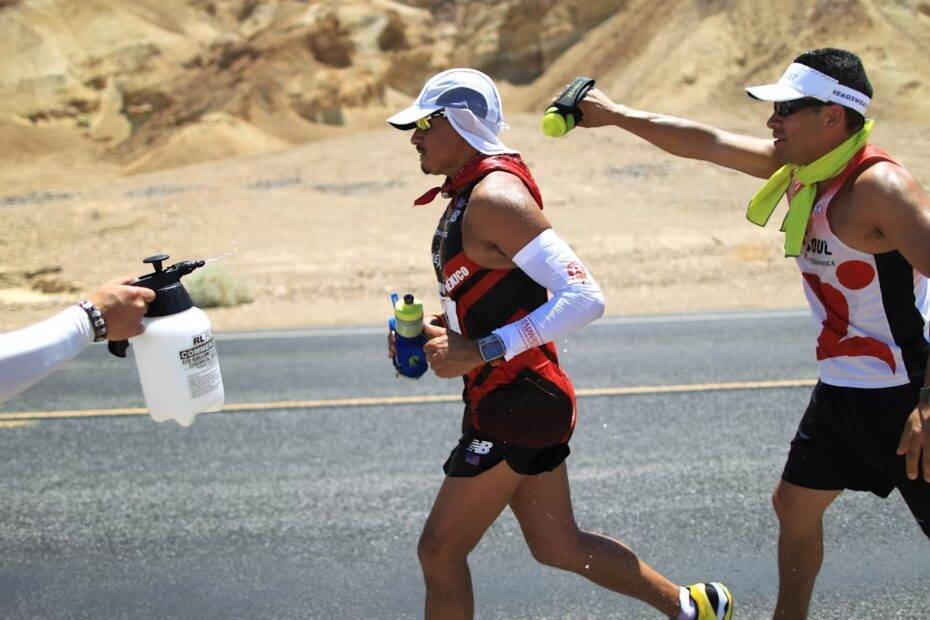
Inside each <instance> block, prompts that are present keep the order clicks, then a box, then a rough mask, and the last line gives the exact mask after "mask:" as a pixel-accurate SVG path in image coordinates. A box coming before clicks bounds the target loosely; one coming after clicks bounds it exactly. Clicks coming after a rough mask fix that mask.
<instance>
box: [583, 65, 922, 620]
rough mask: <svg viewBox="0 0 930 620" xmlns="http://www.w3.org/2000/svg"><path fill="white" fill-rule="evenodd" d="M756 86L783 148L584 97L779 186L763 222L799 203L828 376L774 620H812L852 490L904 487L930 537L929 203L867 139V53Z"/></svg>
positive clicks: (780, 497)
mask: <svg viewBox="0 0 930 620" xmlns="http://www.w3.org/2000/svg"><path fill="white" fill-rule="evenodd" d="M746 90H747V91H748V93H749V95H750V96H752V97H754V98H756V99H760V100H763V101H771V102H774V113H773V114H772V115H771V116H770V117H769V119H768V123H767V126H768V128H769V129H771V130H772V139H771V140H763V139H757V138H751V137H748V136H742V135H736V134H732V133H728V132H725V131H721V130H720V129H716V128H714V127H708V126H706V125H701V124H698V123H695V122H692V121H688V120H684V119H680V118H673V117H670V116H664V115H661V114H653V113H649V112H640V111H637V110H632V109H630V108H627V107H625V106H622V105H617V104H614V103H613V102H612V101H610V99H608V98H607V97H606V96H605V95H604V94H603V93H601V92H598V91H591V92H590V94H589V95H588V96H587V99H586V100H585V101H584V102H583V103H582V104H581V110H582V113H583V114H584V120H583V121H582V123H581V126H584V127H599V126H605V125H616V126H617V127H621V128H623V129H626V130H627V131H629V132H631V133H633V134H635V135H637V136H639V137H641V138H644V139H645V140H647V141H649V142H651V143H652V144H654V145H656V146H658V147H659V148H661V149H663V150H664V151H667V152H669V153H671V154H673V155H678V156H681V157H687V158H691V159H700V160H704V161H709V162H711V163H715V164H718V165H720V166H725V167H727V168H733V169H734V170H739V171H741V172H745V173H746V174H749V175H752V176H756V177H760V178H768V179H769V181H768V182H767V183H765V185H763V187H762V188H761V189H760V190H759V191H758V192H757V193H756V196H755V197H754V198H753V199H752V201H751V202H750V205H749V211H748V217H749V219H750V220H751V221H753V222H755V223H757V224H759V225H765V223H766V221H767V219H768V217H769V216H770V215H771V212H772V210H773V209H774V208H775V206H776V204H777V202H778V201H779V200H780V199H781V196H782V195H784V194H786V193H787V195H788V198H789V200H790V208H789V212H788V216H787V217H786V218H785V222H784V224H783V230H784V231H785V254H786V256H793V257H795V258H796V259H797V264H798V267H800V269H801V275H802V279H803V283H804V292H805V293H806V295H807V299H808V302H809V303H810V307H811V313H812V314H813V318H814V323H815V324H816V326H817V330H818V332H819V337H818V338H817V360H818V362H819V367H820V381H819V382H818V384H817V386H816V387H815V388H814V392H813V395H812V396H811V400H810V404H809V405H808V407H807V411H806V412H805V414H804V417H803V418H802V420H801V423H800V426H799V427H798V432H797V434H796V436H795V438H794V440H793V441H792V442H791V450H790V452H789V454H788V459H787V464H786V465H785V469H784V472H783V473H782V479H781V481H780V482H779V484H778V486H777V488H776V489H775V493H774V496H773V501H774V506H775V512H776V513H777V515H778V519H779V525H780V531H779V538H778V564H779V592H778V603H777V606H776V609H775V616H776V617H779V618H803V617H805V616H806V614H807V609H808V604H809V602H810V597H811V593H812V592H813V588H814V580H815V579H816V577H817V573H818V571H819V570H820V565H821V562H822V560H823V523H822V516H823V513H824V511H825V510H826V509H827V507H828V506H829V505H830V503H831V502H833V500H834V499H836V498H837V496H839V494H840V493H841V492H842V491H843V490H844V489H851V490H857V491H871V492H873V493H875V494H877V495H879V496H881V497H887V496H888V494H889V493H890V492H891V490H892V489H893V488H897V489H898V490H899V491H900V493H901V495H902V497H903V498H904V500H905V502H907V505H908V507H909V508H910V509H911V512H913V514H914V517H915V518H916V519H917V522H918V523H919V524H920V527H921V528H922V530H923V532H924V533H925V534H927V535H928V536H930V484H928V483H930V405H928V399H930V388H928V387H927V386H930V376H928V375H927V340H928V337H927V318H928V311H930V299H928V292H927V278H926V274H930V199H928V197H927V195H926V194H925V193H924V191H923V189H922V188H921V186H920V184H919V183H918V182H917V180H915V179H914V177H913V176H911V174H910V173H909V172H908V171H907V170H905V169H904V167H902V166H901V164H900V163H898V162H897V161H895V160H894V158H892V157H891V156H890V155H888V154H887V153H885V152H884V151H882V150H880V149H878V148H876V147H874V146H872V145H871V144H867V139H868V136H869V132H870V131H871V128H872V124H873V121H871V120H868V121H867V120H866V119H865V113H866V110H867V108H868V105H869V102H870V99H871V97H872V86H871V84H870V83H869V80H868V78H867V77H866V74H865V69H864V68H863V67H862V63H861V61H860V60H859V58H858V57H857V56H856V55H855V54H852V53H850V52H847V51H844V50H839V49H832V48H828V49H820V50H813V51H810V52H807V53H805V54H802V55H800V56H798V57H797V58H796V59H795V60H794V62H793V63H792V64H791V66H790V67H789V68H788V70H787V71H786V72H785V74H784V75H783V76H782V78H781V79H780V80H779V81H778V83H777V84H770V85H766V86H756V87H752V88H747V89H746ZM786 164H787V165H786ZM919 471H922V473H923V480H920V479H919V478H918V473H919Z"/></svg>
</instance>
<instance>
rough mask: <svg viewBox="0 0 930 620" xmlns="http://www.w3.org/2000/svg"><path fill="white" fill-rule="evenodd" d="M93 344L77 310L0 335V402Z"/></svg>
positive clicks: (84, 319)
mask: <svg viewBox="0 0 930 620" xmlns="http://www.w3.org/2000/svg"><path fill="white" fill-rule="evenodd" d="M93 341H94V330H93V327H92V326H91V324H90V319H88V317H87V313H86V312H84V310H83V309H82V308H81V307H80V306H72V307H70V308H68V309H67V310H63V311H61V312H59V313H58V314H56V315H55V316H53V317H50V318H48V319H45V320H44V321H42V322H40V323H36V324H35V325H31V326H29V327H26V328H25V329H21V330H19V331H15V332H9V333H6V334H0V402H3V401H4V400H6V399H8V398H10V397H11V396H15V395H16V394H19V393H20V392H22V391H23V390H25V389H26V388H28V387H29V386H31V385H32V384H34V383H36V382H38V381H39V380H41V379H43V378H45V377H46V376H48V375H49V374H51V373H52V371H54V370H56V369H57V368H58V367H60V366H61V365H63V364H64V363H65V362H67V361H68V360H70V359H72V358H73V357H74V356H76V355H77V354H78V353H80V352H81V351H82V350H83V349H84V347H86V346H87V345H88V344H90V343H91V342H93Z"/></svg>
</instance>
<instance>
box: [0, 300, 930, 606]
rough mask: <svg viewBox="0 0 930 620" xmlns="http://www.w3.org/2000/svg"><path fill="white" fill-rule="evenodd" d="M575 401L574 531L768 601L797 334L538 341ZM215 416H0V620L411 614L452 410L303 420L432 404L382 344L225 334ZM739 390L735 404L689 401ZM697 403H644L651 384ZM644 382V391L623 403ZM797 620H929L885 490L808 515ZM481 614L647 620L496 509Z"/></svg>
mask: <svg viewBox="0 0 930 620" xmlns="http://www.w3.org/2000/svg"><path fill="white" fill-rule="evenodd" d="M560 347H561V348H562V349H563V350H562V353H561V355H562V357H563V360H564V362H565V364H566V366H567V368H568V371H569V374H570V375H571V376H572V378H573V379H574V380H575V383H576V386H577V387H578V388H579V389H581V390H590V389H593V388H617V389H616V390H615V391H614V393H616V392H618V391H619V392H621V395H612V396H597V397H595V396H587V397H582V398H581V399H580V401H579V424H578V429H577V431H576V433H575V437H574V438H573V440H572V450H573V454H572V456H571V457H570V458H569V461H568V462H569V475H570V478H571V481H572V492H573V497H574V502H575V513H576V516H577V518H578V520H579V521H580V523H581V525H582V527H584V528H585V529H590V530H595V531H599V532H602V533H605V534H608V535H611V536H614V537H617V538H620V539H621V540H623V541H624V542H626V543H627V544H628V545H630V546H631V547H632V548H633V549H634V550H636V551H637V552H638V553H639V554H640V556H641V557H642V558H643V559H644V560H646V561H647V562H649V563H650V564H651V565H653V566H654V567H655V568H657V569H658V570H660V571H661V572H663V573H665V574H666V575H667V576H669V577H670V578H671V579H673V580H675V581H678V582H681V583H690V582H694V581H704V580H711V579H713V580H723V581H725V582H726V583H728V584H729V585H730V586H731V588H732V589H733V591H734V592H735V594H736V596H737V617H739V618H764V617H766V616H768V615H769V614H770V613H771V609H772V607H773V604H774V600H775V596H776V563H775V540H776V527H775V520H774V516H773V513H772V510H771V508H770V503H769V496H770V492H771V489H772V487H773V485H774V484H775V482H776V480H777V478H778V475H779V473H780V471H781V467H782V465H783V462H784V458H785V454H786V452H787V446H788V441H789V440H790V438H791V436H792V435H793V434H794V429H795V427H796V424H797V420H798V419H799V417H800V414H801V412H802V411H803V408H804V406H805V405H806V403H807V399H808V396H809V391H810V388H809V387H792V388H762V389H760V388H752V387H751V384H752V383H753V382H760V381H770V380H785V379H801V380H809V379H813V378H814V377H815V376H816V369H815V365H814V363H813V352H812V348H813V328H812V327H811V326H810V324H809V319H807V318H806V316H804V315H803V314H800V313H784V314H778V313H775V314H766V313H753V314H743V315H721V316H719V317H714V316H683V317H660V318H646V319H635V318H634V319H626V320H613V321H601V322H599V323H597V324H595V325H592V326H590V327H588V328H586V329H585V330H583V331H582V332H580V333H578V334H577V335H576V336H574V337H573V338H571V339H570V340H568V341H567V342H565V343H564V344H562V345H560ZM218 350H219V355H220V363H221V365H222V368H223V378H224V382H225V384H226V394H227V402H228V403H263V402H270V401H274V402H282V401H283V402H284V403H286V402H293V401H301V402H304V403H305V404H307V406H305V407H301V406H296V405H287V404H282V405H281V406H280V407H278V408H276V409H275V408H272V409H267V410H259V411H250V410H248V408H246V409H245V410H243V411H238V412H234V413H228V412H227V413H223V414H210V415H202V416H199V417H198V418H197V420H196V422H195V423H194V425H193V426H192V427H191V428H189V429H182V428H180V427H178V426H177V425H176V424H174V423H170V422H169V423H164V424H157V423H155V422H153V421H152V420H151V419H149V418H148V416H144V415H141V416H140V415H134V416H115V417H114V416H107V417H93V416H92V415H72V416H70V417H66V418H63V419H51V420H50V419H41V416H31V415H27V416H26V417H27V418H35V419H27V420H20V421H14V420H10V419H9V416H7V417H6V418H4V414H3V413H0V455H2V461H0V462H2V463H3V465H2V476H0V617H3V618H6V617H93V618H100V617H132V618H148V617H158V618H164V617H182V618H203V617H304V618H306V617H314V618H414V617H417V616H419V615H420V614H421V608H422V594H423V591H422V582H421V577H420V574H419V569H418V565H417V561H416V554H415V546H416V540H417V537H418V534H419V530H420V528H421V526H422V523H423V521H424V519H425V517H426V515H427V513H428V511H429V508H430V505H431V502H432V498H433V496H434V494H435V491H436V489H437V488H438V485H439V483H440V482H441V478H442V473H441V470H440V465H441V464H442V462H443V460H444V459H445V457H446V455H447V454H448V451H449V449H450V448H451V447H452V446H453V445H454V443H455V440H456V439H457V431H458V424H459V420H460V415H461V405H460V404H457V403H454V402H442V403H432V404H428V403H427V404H416V403H414V404H404V405H387V404H371V405H368V406H346V405H339V404H338V403H335V404H334V406H320V405H323V404H325V403H323V402H322V401H327V400H329V399H345V398H350V397H373V398H374V399H375V400H376V401H377V399H378V398H380V397H397V396H405V397H411V398H412V397H415V396H420V395H423V396H425V395H455V394H457V393H458V392H459V391H460V385H461V384H460V382H459V381H442V380H438V379H435V378H432V377H429V378H425V379H423V380H421V381H418V382H412V381H402V380H398V379H396V378H395V377H394V376H393V374H392V372H391V369H390V367H389V365H388V364H389V363H388V360H387V359H386V357H385V353H384V337H383V334H382V332H381V330H380V328H376V329H371V330H364V329H363V330H345V331H339V330H331V331H315V332H299V333H292V334H288V333H280V332H278V333H267V334H240V335H235V334H227V335H225V336H224V337H223V338H222V339H221V340H220V342H219V343H218ZM134 373H135V371H134V369H133V367H132V362H131V358H130V360H128V361H127V360H117V359H116V358H110V357H108V356H107V354H106V350H105V348H104V347H101V346H94V347H90V348H89V349H88V350H87V351H86V352H85V353H84V354H82V355H81V356H80V357H79V358H78V359H77V360H75V361H74V362H73V363H72V364H70V365H69V366H68V367H67V368H66V369H64V370H62V371H60V372H58V373H56V374H55V375H53V376H52V377H50V378H49V379H47V380H46V381H44V382H43V383H41V384H39V385H37V386H35V387H34V388H32V389H31V390H29V391H28V392H26V393H24V394H22V395H20V396H18V397H16V398H15V399H13V400H11V401H8V402H6V403H4V404H3V405H2V406H0V410H2V411H3V412H17V411H18V412H37V411H49V410H63V409H67V410H75V409H81V410H94V409H99V408H103V409H111V408H126V407H136V406H140V405H142V400H141V395H140V391H139V386H138V379H137V378H136V377H135V374H134ZM739 382H745V383H746V384H747V386H749V387H747V388H745V389H708V388H710V387H712V386H707V385H706V384H718V383H739ZM680 385H696V386H704V387H697V388H695V389H693V390H688V391H679V392H663V391H662V390H661V386H680ZM636 386H657V387H656V389H654V390H647V391H646V393H642V394H623V393H622V392H623V390H622V388H629V387H636ZM826 539H827V542H826V549H827V551H826V559H825V563H824V568H823V571H822V573H821V577H820V580H819V582H818V589H817V592H816V593H815V600H814V603H813V605H812V610H811V617H813V618H851V617H856V618H887V617H897V618H928V617H930V579H928V577H930V546H928V543H927V541H926V539H925V538H924V537H923V536H922V534H921V533H920V531H919V530H918V528H917V526H916V525H915V524H914V522H913V520H912V519H911V517H910V515H909V513H908V512H907V509H906V507H905V506H904V503H903V502H902V501H901V499H900V497H899V496H898V495H897V494H896V493H895V494H893V495H892V496H891V497H890V498H888V499H887V500H879V499H878V498H876V497H873V496H871V495H865V494H859V493H857V494H852V493H848V494H845V495H844V496H842V497H841V498H840V499H839V500H838V501H837V503H836V504H835V505H834V506H833V507H832V508H831V510H830V511H829V512H828V513H827V519H826ZM471 566H472V575H473V579H474V582H475V591H476V597H477V614H478V617H481V618H656V617H658V615H657V614H655V613H653V612H651V611H650V610H649V609H648V608H646V607H645V606H643V605H641V604H639V603H636V602H634V601H630V600H627V599H623V598H621V597H619V596H617V595H614V594H612V593H610V592H606V591H603V590H601V589H599V588H597V587H595V586H592V585H591V584H589V583H588V582H587V581H585V580H584V579H582V578H580V577H578V576H575V575H571V574H567V573H562V572H560V571H557V570H555V569H551V568H546V567H542V566H539V565H537V564H535V563H534V561H533V560H532V558H531V556H530V554H529V552H528V551H527V550H526V548H525V545H524V543H523V541H522V538H521V536H520V532H519V528H518V527H517V525H516V523H515V521H514V519H513V517H512V515H510V514H509V512H505V513H504V515H502V517H501V518H500V519H499V520H498V522H497V523H496V524H495V525H494V526H493V527H492V528H491V530H490V531H489V532H488V533H487V535H486V536H485V539H484V540H483V541H482V542H481V544H480V545H479V547H478V548H477V549H476V551H475V552H474V553H473V554H472V558H471Z"/></svg>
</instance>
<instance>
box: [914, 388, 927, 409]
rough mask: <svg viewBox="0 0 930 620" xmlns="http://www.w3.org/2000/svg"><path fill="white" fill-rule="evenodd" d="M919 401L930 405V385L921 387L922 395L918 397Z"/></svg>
mask: <svg viewBox="0 0 930 620" xmlns="http://www.w3.org/2000/svg"><path fill="white" fill-rule="evenodd" d="M917 402H918V403H919V404H923V405H930V387H922V388H920V396H918V397H917Z"/></svg>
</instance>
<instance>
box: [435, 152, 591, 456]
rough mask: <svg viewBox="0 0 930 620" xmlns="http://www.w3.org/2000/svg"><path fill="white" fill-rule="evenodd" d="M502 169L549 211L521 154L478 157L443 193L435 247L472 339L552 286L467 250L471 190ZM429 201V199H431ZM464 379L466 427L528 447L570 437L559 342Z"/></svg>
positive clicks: (569, 398) (447, 295)
mask: <svg viewBox="0 0 930 620" xmlns="http://www.w3.org/2000/svg"><path fill="white" fill-rule="evenodd" d="M495 170H503V171H505V172H508V173H510V174H514V175H516V176H517V177H518V178H520V180H521V181H523V183H524V185H526V187H527V189H528V190H529V191H530V193H531V194H532V195H533V197H534V198H535V199H536V202H537V203H538V204H539V207H540V208H542V197H541V196H540V193H539V189H538V188H537V186H536V183H535V181H534V180H533V177H532V175H531V174H530V171H529V169H527V167H526V165H525V164H524V163H523V160H522V159H521V158H520V157H519V156H518V155H498V156H478V157H476V158H475V159H473V160H472V161H471V162H469V164H468V165H466V166H465V168H464V169H463V170H462V171H461V172H460V173H459V174H458V175H457V176H456V178H455V179H454V180H452V181H451V182H447V184H446V185H445V186H444V187H443V192H444V195H451V197H452V200H451V202H450V203H449V205H448V207H447V209H446V212H445V213H444V214H443V216H442V218H441V219H440V220H439V226H438V227H437V229H436V233H435V235H434V237H433V244H432V257H433V266H434V268H435V270H436V277H437V279H438V281H439V290H440V296H441V297H442V298H443V310H444V311H445V315H446V323H447V327H448V328H450V329H453V330H455V331H457V332H459V333H461V334H462V335H463V336H465V337H467V338H469V339H471V340H476V339H478V338H481V337H483V336H487V335H488V334H490V333H491V332H492V331H493V330H495V329H497V328H499V327H503V326H504V325H506V324H508V323H512V322H514V321H517V320H519V319H521V318H523V317H524V316H526V315H527V314H529V313H530V312H532V311H533V310H535V309H536V308H538V307H539V306H541V305H542V304H544V303H546V301H547V300H548V292H547V291H546V289H545V288H544V287H543V286H541V285H539V284H538V283H536V282H535V281H534V280H533V279H532V278H530V277H529V276H528V275H526V274H525V273H524V272H523V271H522V270H520V269H516V268H514V269H488V268H485V267H482V266H481V265H479V264H477V263H476V262H475V261H473V260H471V258H469V257H468V255H467V254H466V253H465V249H464V246H463V242H462V221H463V219H464V217H465V211H466V210H467V209H468V202H469V198H470V197H471V192H472V190H473V189H474V187H475V185H477V184H478V182H479V181H480V180H481V179H482V178H484V177H485V176H487V175H488V174H490V173H491V172H493V171H495ZM433 195H434V196H435V193H433ZM424 198H425V199H427V200H426V202H428V199H429V198H431V197H430V196H429V194H427V195H426V196H424ZM418 203H420V204H422V203H423V199H421V201H418ZM463 378H464V381H465V390H464V392H463V400H464V401H465V405H466V407H465V419H464V420H463V426H464V427H472V428H475V429H477V430H478V431H480V432H482V433H485V434H487V435H489V436H491V437H494V438H497V439H498V440H501V441H507V442H510V443H513V444H517V445H525V446H550V445H556V444H560V443H565V442H567V441H568V439H569V438H570V437H571V434H572V430H573V429H574V425H575V393H574V389H573V388H572V384H571V382H570V381H569V379H568V377H567V376H566V375H565V373H564V372H563V371H562V369H561V368H560V367H559V363H558V356H557V354H556V348H555V345H554V344H553V343H548V344H545V345H542V346H539V347H535V348H533V349H530V350H528V351H525V352H523V353H521V354H520V355H518V356H516V357H514V358H513V359H511V360H510V361H503V360H502V361H501V362H499V363H498V364H496V365H491V364H485V365H483V366H480V367H479V368H476V369H475V370H472V371H471V372H469V373H468V374H467V375H465V377H463Z"/></svg>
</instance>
